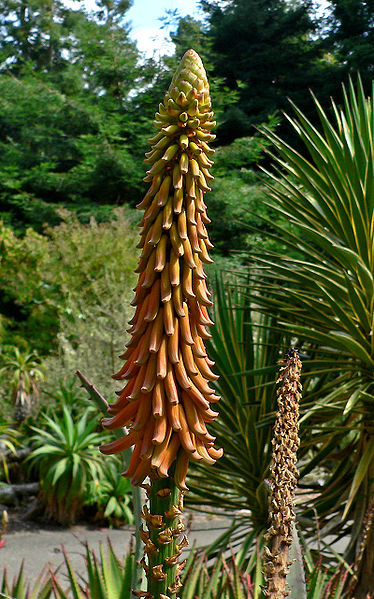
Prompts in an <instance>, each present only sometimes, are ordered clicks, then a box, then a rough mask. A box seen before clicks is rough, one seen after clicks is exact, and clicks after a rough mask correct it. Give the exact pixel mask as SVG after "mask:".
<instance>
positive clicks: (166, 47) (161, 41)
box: [130, 27, 175, 59]
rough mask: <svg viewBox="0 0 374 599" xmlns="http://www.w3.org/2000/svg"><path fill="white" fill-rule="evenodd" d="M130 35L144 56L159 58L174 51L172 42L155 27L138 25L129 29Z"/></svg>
mask: <svg viewBox="0 0 374 599" xmlns="http://www.w3.org/2000/svg"><path fill="white" fill-rule="evenodd" d="M130 37H131V38H132V39H133V40H134V41H136V44H137V46H138V49H139V51H140V52H142V53H143V54H144V56H145V58H152V57H154V58H156V59H159V58H160V57H161V56H164V55H165V54H168V55H171V54H173V52H174V49H175V46H174V44H173V43H172V42H171V41H170V39H168V37H167V36H165V34H164V32H163V31H160V29H157V28H156V27H139V28H137V29H136V30H134V31H131V33H130Z"/></svg>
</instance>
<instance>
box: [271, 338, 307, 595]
mask: <svg viewBox="0 0 374 599" xmlns="http://www.w3.org/2000/svg"><path fill="white" fill-rule="evenodd" d="M301 367H302V365H301V361H300V358H299V356H298V352H297V350H296V349H289V350H288V352H287V355H286V357H285V358H284V359H283V366H282V367H281V368H280V374H279V378H278V380H277V383H278V384H279V387H278V391H277V396H278V412H277V418H276V423H275V427H274V435H273V440H272V445H273V453H272V458H273V463H272V466H271V485H270V487H271V496H270V505H269V508H270V509H269V516H270V528H269V530H268V535H267V536H268V541H269V544H270V547H271V549H268V548H266V555H267V561H266V564H265V575H266V580H267V587H266V590H265V594H266V596H267V597H270V599H284V598H285V597H286V596H287V595H288V592H287V580H286V578H287V574H288V571H289V566H290V565H291V563H290V562H289V549H290V546H291V543H292V532H293V526H294V519H295V514H294V501H295V488H296V483H297V478H298V475H299V473H298V470H297V467H296V463H297V450H298V448H299V444H300V440H299V402H300V399H301V389H302V387H301V383H300V380H299V379H300V372H301Z"/></svg>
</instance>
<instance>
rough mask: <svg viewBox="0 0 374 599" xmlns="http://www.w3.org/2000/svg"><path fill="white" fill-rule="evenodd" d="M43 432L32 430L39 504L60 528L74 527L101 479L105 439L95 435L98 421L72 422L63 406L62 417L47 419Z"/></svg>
mask: <svg viewBox="0 0 374 599" xmlns="http://www.w3.org/2000/svg"><path fill="white" fill-rule="evenodd" d="M42 423H43V425H44V427H45V428H44V429H43V428H37V427H31V428H32V430H33V431H34V434H33V435H32V437H31V442H32V445H33V449H32V451H31V454H30V456H29V458H28V459H29V460H30V464H31V467H32V468H34V469H35V470H36V471H37V473H38V477H39V480H40V489H41V490H40V501H41V502H42V503H43V504H44V505H45V507H46V509H47V514H48V515H49V516H50V517H53V519H54V520H56V521H57V522H59V523H61V524H71V523H73V522H74V521H75V520H76V518H77V516H78V515H79V513H80V512H81V510H82V508H83V505H84V503H85V498H86V493H87V485H88V483H89V482H90V481H92V480H96V479H97V478H98V477H100V478H101V477H102V475H103V472H102V463H101V462H102V460H101V456H100V453H99V450H98V447H99V445H100V444H101V443H102V441H103V436H102V434H100V433H97V432H95V429H96V427H97V417H96V416H94V417H93V418H92V419H91V420H88V418H87V414H84V415H83V416H81V417H79V418H78V419H76V420H75V421H74V420H73V418H72V416H71V414H70V411H69V409H68V408H67V407H66V406H64V407H63V411H62V417H61V418H58V417H55V418H54V420H53V419H52V418H50V417H49V416H44V417H43V420H42Z"/></svg>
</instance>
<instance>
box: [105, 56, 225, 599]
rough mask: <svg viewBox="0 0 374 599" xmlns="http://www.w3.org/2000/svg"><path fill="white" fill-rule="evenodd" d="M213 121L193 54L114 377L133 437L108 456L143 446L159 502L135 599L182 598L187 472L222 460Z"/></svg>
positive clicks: (159, 115)
mask: <svg viewBox="0 0 374 599" xmlns="http://www.w3.org/2000/svg"><path fill="white" fill-rule="evenodd" d="M212 119H213V112H212V111H211V100H210V95H209V85H208V81H207V77H206V73H205V70H204V67H203V64H202V62H201V59H200V57H199V56H198V55H197V54H196V52H194V51H193V50H189V51H188V52H186V54H185V55H184V57H183V58H182V61H181V63H180V65H179V67H178V69H177V71H176V73H175V75H174V77H173V79H172V82H171V84H170V87H169V90H168V91H167V93H166V94H165V97H164V101H163V103H162V104H160V105H159V109H158V112H156V114H155V121H154V124H155V127H156V129H157V133H156V134H155V135H154V136H153V137H152V138H151V139H150V140H149V141H150V144H151V150H150V151H149V152H147V154H146V162H147V163H148V164H149V170H148V171H147V174H146V177H145V179H144V180H145V181H146V182H150V184H151V185H150V188H149V190H148V191H147V193H146V195H145V197H144V199H143V200H142V201H141V202H140V204H139V205H138V208H139V209H141V210H144V214H143V218H142V220H141V222H140V226H141V234H140V241H139V244H138V248H139V250H141V253H140V260H139V264H138V267H137V269H136V272H137V273H138V274H139V279H138V283H137V286H136V288H135V290H134V291H135V297H134V299H133V301H132V305H133V306H134V307H135V314H134V316H133V318H132V319H131V321H130V323H129V324H130V327H131V328H130V329H129V333H130V335H131V339H130V341H129V342H128V344H127V346H126V348H127V349H126V351H125V352H124V353H123V354H122V356H121V358H122V359H123V360H124V365H123V366H122V368H121V369H120V370H119V372H118V373H116V374H115V375H114V378H115V379H117V380H120V381H121V380H125V381H126V383H125V386H124V387H123V389H122V390H121V391H120V392H118V395H119V398H118V400H117V401H116V402H114V403H112V404H110V406H109V409H108V413H109V414H110V417H108V418H105V419H104V420H103V426H104V428H107V429H109V430H112V429H118V428H120V427H123V426H126V427H128V429H129V434H128V436H127V437H125V438H123V439H120V440H115V441H113V442H111V443H108V444H106V445H104V446H102V447H101V451H102V453H104V454H112V453H117V452H119V451H122V450H123V449H125V448H126V447H131V446H133V452H132V457H131V460H130V464H129V467H128V469H127V470H126V472H125V473H124V476H127V477H129V478H130V479H131V483H132V484H133V485H142V484H144V481H145V480H146V478H147V477H149V479H150V485H148V484H145V485H144V486H145V487H146V489H147V494H148V497H149V500H150V506H149V509H148V508H147V507H145V508H144V510H143V518H144V520H145V523H146V525H147V529H148V530H147V531H142V534H143V540H144V542H145V547H146V549H145V553H146V559H144V560H143V567H144V570H145V572H146V575H147V580H148V589H147V592H146V593H145V592H144V591H135V592H134V594H135V596H137V597H153V598H154V599H168V598H169V599H174V597H175V596H176V594H177V593H178V589H179V587H180V582H179V571H180V570H181V567H182V566H181V564H179V563H178V559H179V555H180V552H181V543H185V542H186V541H180V540H179V537H180V535H181V533H182V532H183V523H182V521H181V514H182V495H181V494H182V493H183V492H184V491H186V490H187V485H186V475H187V469H188V464H189V461H190V460H193V461H203V462H205V463H207V464H214V463H215V461H216V460H217V458H219V457H220V456H221V455H222V450H220V449H215V448H214V445H213V443H214V437H213V436H212V435H210V433H209V432H208V430H207V426H206V425H207V423H209V422H211V421H212V420H213V419H214V418H215V417H216V416H217V412H215V411H214V410H212V408H211V404H212V403H215V402H217V401H218V400H219V397H218V396H217V395H216V394H215V392H214V389H213V388H212V387H211V386H210V385H211V382H212V381H214V380H216V379H217V376H216V375H215V374H214V372H213V371H212V370H211V368H212V366H213V362H212V361H211V360H209V358H208V356H207V352H206V350H205V345H204V341H205V339H207V338H209V337H210V333H209V331H208V327H209V326H211V325H212V324H213V322H212V321H211V319H210V317H209V314H208V308H209V307H210V306H211V305H212V302H211V299H210V293H209V291H208V289H207V286H206V281H205V279H206V276H205V273H204V270H203V265H204V264H210V263H211V262H212V260H211V258H210V256H209V250H210V249H211V248H212V247H213V246H212V244H211V242H210V240H209V236H208V233H207V230H206V225H207V224H208V223H209V222H210V220H209V218H208V216H207V212H206V204H205V202H204V195H205V193H206V192H207V191H209V190H210V188H209V181H210V180H211V179H212V178H213V177H212V175H211V174H210V171H209V169H210V166H211V165H212V161H211V160H210V156H211V155H212V154H213V150H212V149H211V148H210V146H209V145H208V144H209V142H210V141H212V140H213V139H214V137H215V136H214V135H213V134H212V133H211V130H212V128H213V127H214V124H215V123H214V121H213V120H212ZM144 593H145V594H144Z"/></svg>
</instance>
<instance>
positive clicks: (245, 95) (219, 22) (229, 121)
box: [202, 0, 331, 143]
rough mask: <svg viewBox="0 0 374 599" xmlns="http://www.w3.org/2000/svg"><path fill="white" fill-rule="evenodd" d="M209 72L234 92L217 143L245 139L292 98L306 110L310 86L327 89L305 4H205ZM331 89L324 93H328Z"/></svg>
mask: <svg viewBox="0 0 374 599" xmlns="http://www.w3.org/2000/svg"><path fill="white" fill-rule="evenodd" d="M202 6H203V8H204V10H205V11H206V13H207V19H208V23H209V34H208V37H209V38H210V41H211V56H210V60H211V62H212V64H213V73H214V75H216V76H217V75H218V76H219V77H222V78H223V80H224V82H225V84H226V85H227V86H228V88H229V89H230V90H235V91H236V92H237V94H238V101H237V104H235V105H233V106H230V107H229V108H228V109H227V111H226V113H225V119H224V123H222V124H221V126H220V128H219V130H218V135H219V140H220V141H221V143H228V142H231V141H232V140H233V139H235V138H236V137H241V136H244V135H248V134H249V133H250V132H251V131H252V126H253V125H257V124H258V123H260V122H262V121H264V120H266V119H267V117H268V116H269V114H272V113H274V111H276V110H280V109H283V108H284V107H285V106H286V104H287V96H290V97H291V98H292V99H293V100H294V101H296V102H297V103H298V105H300V106H301V107H302V108H303V109H304V110H307V111H309V110H310V99H309V97H308V93H307V90H308V88H310V87H312V88H317V87H318V89H319V88H320V87H321V85H322V83H323V86H324V87H325V88H326V82H325V80H326V71H327V70H328V71H330V69H329V66H328V64H327V63H325V62H324V61H323V60H322V57H323V47H322V45H321V42H320V39H319V37H318V35H317V31H318V30H317V22H316V21H315V20H314V19H312V16H311V14H312V8H313V6H312V3H311V2H310V1H309V0H302V1H298V2H292V3H291V2H286V1H284V0H267V1H266V2H264V1H263V0H249V1H248V0H229V1H227V2H224V3H222V2H217V1H215V0H203V2H202ZM329 91H331V90H327V89H326V92H327V93H329Z"/></svg>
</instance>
